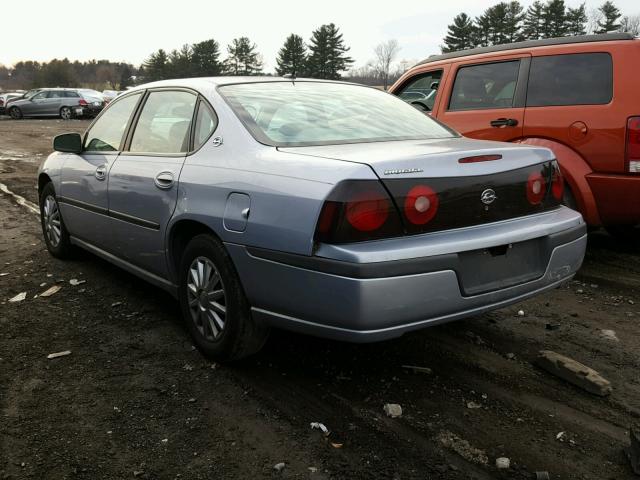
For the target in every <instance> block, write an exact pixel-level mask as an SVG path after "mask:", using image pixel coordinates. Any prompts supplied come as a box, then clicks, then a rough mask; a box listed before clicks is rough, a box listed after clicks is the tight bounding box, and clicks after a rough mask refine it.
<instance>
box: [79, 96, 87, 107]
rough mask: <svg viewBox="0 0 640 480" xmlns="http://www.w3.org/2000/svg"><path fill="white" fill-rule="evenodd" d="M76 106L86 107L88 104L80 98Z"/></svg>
mask: <svg viewBox="0 0 640 480" xmlns="http://www.w3.org/2000/svg"><path fill="white" fill-rule="evenodd" d="M78 105H81V106H83V107H86V106H87V105H89V104H88V103H87V101H86V100H85V99H84V98H81V99H80V100H78Z"/></svg>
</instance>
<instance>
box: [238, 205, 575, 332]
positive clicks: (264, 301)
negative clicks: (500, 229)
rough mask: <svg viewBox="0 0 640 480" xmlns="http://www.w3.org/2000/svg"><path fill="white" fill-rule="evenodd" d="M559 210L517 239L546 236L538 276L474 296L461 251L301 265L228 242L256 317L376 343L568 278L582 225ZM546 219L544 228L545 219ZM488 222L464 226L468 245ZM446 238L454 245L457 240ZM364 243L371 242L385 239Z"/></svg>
mask: <svg viewBox="0 0 640 480" xmlns="http://www.w3.org/2000/svg"><path fill="white" fill-rule="evenodd" d="M561 210H562V213H561V214H559V215H555V216H554V218H556V220H557V222H556V223H557V226H558V227H559V228H558V230H557V231H553V232H550V233H547V234H546V235H540V233H538V235H537V236H536V235H532V236H530V237H529V238H526V239H522V241H526V240H531V239H534V238H540V237H544V238H543V240H544V241H548V242H553V245H551V248H550V250H549V255H548V261H547V262H546V265H545V268H544V270H543V271H542V273H541V275H540V276H538V277H537V278H535V279H531V280H528V281H524V282H521V283H518V284H516V285H511V286H509V287H505V288H497V289H493V290H491V291H487V292H485V293H481V294H475V295H474V294H468V293H465V291H464V289H463V288H462V284H461V281H460V275H459V272H457V271H456V269H457V268H458V266H459V263H456V258H457V256H458V253H461V252H463V251H464V249H461V250H459V251H458V252H454V251H451V252H446V253H442V254H440V255H428V256H421V257H414V258H412V259H406V260H407V261H404V260H400V259H395V260H388V261H380V262H359V263H354V262H346V261H341V260H338V261H334V260H332V259H326V258H325V259H315V258H314V257H303V258H307V259H310V260H311V261H312V262H313V261H315V262H316V263H315V265H314V264H312V263H308V264H306V265H305V264H302V263H300V261H305V260H299V261H297V263H296V262H295V261H294V262H293V263H295V264H292V263H291V261H289V263H284V262H285V261H286V259H285V257H282V256H281V257H280V258H278V257H277V255H279V254H278V253H275V255H269V254H266V255H265V254H264V252H260V251H257V250H255V249H253V250H252V249H247V248H246V247H244V246H240V245H232V244H229V245H227V248H228V250H229V252H230V253H231V256H232V258H233V260H234V264H235V265H236V268H237V270H238V272H239V274H240V277H241V280H242V283H243V286H244V288H245V291H246V293H247V296H248V297H249V301H250V302H251V304H252V305H253V314H254V316H255V317H256V318H257V319H259V320H261V321H264V322H266V323H268V324H270V325H272V326H275V327H280V328H285V329H289V330H296V331H299V332H302V333H307V334H314V335H318V336H323V337H328V338H334V339H339V340H348V341H355V342H369V341H378V340H384V339H387V338H393V337H397V336H400V335H402V334H403V333H405V332H408V331H411V330H416V329H420V328H424V327H426V326H430V325H435V324H438V323H443V322H447V321H452V320H457V319H460V318H464V317H468V316H472V315H477V314H479V313H482V312H485V311H488V310H492V309H495V308H500V307H503V306H506V305H509V304H512V303H515V302H518V301H521V300H523V299H525V298H528V297H530V296H533V295H536V294H538V293H540V292H543V291H545V290H547V289H550V288H554V287H556V286H557V285H559V284H561V283H562V282H563V281H565V280H567V279H569V278H571V277H572V276H573V275H574V274H575V272H576V271H577V270H578V269H579V268H580V266H581V264H582V259H583V257H584V252H585V248H586V226H585V224H584V222H582V220H581V217H580V215H579V214H577V213H576V212H573V211H572V210H569V209H565V208H563V209H561ZM547 215H548V214H547ZM570 218H573V219H574V220H575V222H576V223H575V224H574V225H571V226H567V225H566V220H567V219H570ZM530 222H534V223H535V220H534V219H529V218H528V217H527V218H524V219H519V222H516V223H515V224H514V225H512V228H511V230H512V231H511V234H510V237H511V238H517V237H518V233H519V232H520V233H521V232H522V230H523V229H525V228H526V227H525V225H526V224H529V223H530ZM545 224H546V225H549V226H550V223H549V221H548V219H547V221H546V223H545ZM563 224H564V227H562V225H563ZM487 227H488V226H487V225H485V226H483V228H473V229H468V230H469V231H468V232H466V234H467V237H469V242H468V246H470V247H471V246H474V245H476V244H479V241H480V240H481V238H479V237H478V238H475V241H473V240H474V239H473V236H474V235H476V236H478V235H479V236H480V237H485V240H486V237H487V232H488V231H490V230H491V229H490V228H487ZM464 230H467V229H464ZM420 237H421V240H422V242H423V243H425V245H426V244H429V243H433V241H432V240H433V236H430V235H422V236H420ZM428 237H431V238H428ZM453 237H455V235H453ZM414 240H415V239H414ZM451 241H452V244H454V245H455V244H456V242H455V238H452V239H451ZM492 241H493V246H496V245H501V244H505V243H510V238H507V237H505V236H500V238H494V239H493V240H492ZM367 243H369V244H370V245H369V247H371V244H374V243H377V244H379V243H384V242H367ZM480 243H481V242H480ZM431 246H432V247H433V245H431ZM486 246H487V247H489V246H491V245H486ZM341 248H343V249H344V248H346V247H345V246H342V247H341ZM481 248H483V247H481ZM469 250H473V248H470V249H468V250H467V251H469ZM284 255H285V256H286V254H284ZM296 257H298V256H296ZM458 262H459V259H458ZM525 273H526V272H525Z"/></svg>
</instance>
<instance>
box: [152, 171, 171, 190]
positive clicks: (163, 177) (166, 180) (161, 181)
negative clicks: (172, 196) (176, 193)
mask: <svg viewBox="0 0 640 480" xmlns="http://www.w3.org/2000/svg"><path fill="white" fill-rule="evenodd" d="M154 183H155V184H156V187H158V188H160V189H162V190H168V189H170V188H171V187H172V186H173V173H172V172H160V173H159V174H157V175H156V178H155V179H154Z"/></svg>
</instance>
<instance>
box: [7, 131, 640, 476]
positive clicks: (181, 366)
mask: <svg viewBox="0 0 640 480" xmlns="http://www.w3.org/2000/svg"><path fill="white" fill-rule="evenodd" d="M86 126H87V122H85V121H68V122H63V121H58V120H24V121H11V120H0V182H1V183H3V184H5V185H6V186H7V188H8V189H9V190H11V191H13V192H15V193H17V194H20V195H23V196H25V197H26V198H27V199H28V200H30V201H33V202H35V201H36V196H37V193H36V187H35V185H36V179H35V176H34V173H35V171H36V169H37V166H38V164H39V163H40V162H41V161H42V160H43V158H44V157H45V156H46V155H47V154H48V152H49V151H50V145H51V137H52V136H53V135H55V134H57V133H61V132H64V131H82V130H84V128H86ZM37 220H38V219H37V216H36V215H35V214H33V213H30V212H29V211H28V210H26V209H25V208H24V207H21V206H18V205H17V204H16V202H15V200H14V198H13V197H11V196H9V195H7V194H0V225H1V226H2V228H1V230H0V274H2V276H0V479H21V478H29V479H56V480H59V479H67V478H71V479H119V478H146V479H205V478H206V479H218V478H238V479H245V478H311V479H365V478H388V479H414V478H415V479H492V478H497V479H534V478H536V475H535V472H541V471H547V472H549V475H550V478H551V479H584V480H586V479H593V480H600V479H631V478H634V476H633V474H632V472H631V469H630V468H629V463H628V461H627V459H626V457H625V456H624V454H623V448H624V447H625V446H626V445H627V444H628V441H629V440H628V433H627V432H628V427H629V425H630V424H634V423H638V422H640V335H639V334H638V333H639V332H640V325H639V322H640V308H639V305H640V248H636V249H631V250H628V249H625V248H623V247H621V246H620V245H618V244H616V242H615V241H614V240H613V239H611V238H610V237H609V236H607V235H606V234H604V233H601V232H595V233H593V234H591V235H590V239H589V247H588V253H587V258H586V260H585V265H584V267H583V269H582V270H581V272H580V273H579V275H578V276H577V277H576V279H575V280H574V281H572V282H570V283H569V284H567V285H565V286H564V287H562V288H559V289H556V290H554V291H552V292H550V293H547V294H545V295H542V296H540V297H537V298H535V299H533V300H530V301H527V302H524V303H522V304H520V305H516V306H513V307H510V308H506V309H503V310H499V311H496V312H493V313H490V314H486V315H482V316H479V317H476V318H472V319H469V320H465V321H459V322H455V323H451V324H448V325H443V326H439V327H434V328H431V329H427V330H423V331H420V332H417V333H412V334H409V335H405V336H404V337H402V338H400V339H397V340H393V341H388V342H383V343H377V344H372V345H351V344H347V343H338V342H331V341H326V340H321V339H315V338H311V337H305V336H300V335H294V334H290V333H285V332H274V333H273V334H272V336H271V338H270V340H269V342H268V343H267V346H266V348H265V349H264V351H263V352H262V353H260V354H259V355H258V356H256V357H253V358H251V359H249V360H247V361H245V362H243V363H241V364H238V365H234V366H232V367H230V366H220V365H215V364H212V363H210V362H209V361H207V360H205V359H204V358H203V357H202V356H201V355H200V354H199V353H198V351H196V350H194V348H193V346H192V344H191V342H190V340H189V337H188V335H187V332H186V330H185V328H183V326H182V324H181V321H180V317H179V310H178V307H177V305H176V303H175V302H174V301H173V300H172V299H171V298H169V297H168V296H167V295H166V294H165V293H164V292H162V291H160V290H157V289H155V288H154V287H151V286H149V285H147V284H146V283H144V282H143V281H141V280H138V279H137V278H135V277H133V276H131V275H129V274H127V273H125V272H123V271H121V270H119V269H117V268H115V267H113V266H111V265H109V264H108V263H106V262H104V261H102V260H100V259H98V258H96V257H94V256H92V255H90V254H84V255H81V256H80V257H79V258H78V259H77V260H73V261H69V262H61V261H58V260H55V259H53V258H52V257H50V256H49V255H48V254H47V252H46V250H45V247H44V244H43V242H42V240H41V232H40V230H39V224H38V221H37ZM71 279H78V280H82V281H84V283H81V284H79V285H75V286H74V285H71V284H70V283H69V280H71ZM54 284H56V285H59V286H61V287H62V288H61V290H60V291H59V292H58V293H55V294H54V295H52V296H50V297H48V298H43V297H39V296H38V297H37V298H35V296H36V295H39V294H41V293H42V292H44V291H45V290H46V289H48V288H49V287H51V286H52V285H54ZM21 292H26V294H27V296H26V300H24V301H22V302H19V303H9V302H8V299H9V298H11V297H13V296H14V295H17V294H19V293H21ZM521 309H522V310H523V311H524V316H520V315H518V313H517V312H518V310H521ZM603 330H605V331H607V330H611V331H613V332H604V333H603ZM543 349H549V350H554V351H556V352H558V353H562V354H564V355H567V356H569V357H572V358H574V359H576V360H578V361H580V362H583V363H585V364H587V365H589V366H591V367H592V368H594V369H596V370H598V371H599V372H600V373H601V374H602V375H603V376H604V377H605V378H607V379H608V380H610V381H611V383H612V386H613V392H612V394H611V395H610V396H609V397H605V398H601V397H597V396H594V395H592V394H589V393H587V392H585V391H583V390H580V389H578V388H576V387H574V386H572V385H570V384H568V383H566V382H564V381H562V380H559V379H557V378H555V377H553V376H551V375H550V374H548V373H546V372H544V371H542V370H540V369H538V368H537V367H535V366H534V365H533V361H534V359H535V357H536V356H537V353H538V351H539V350H543ZM64 350H70V351H71V354H70V355H68V356H64V357H60V358H56V359H52V360H49V359H47V355H48V354H50V353H53V352H60V351H64ZM403 365H416V366H421V367H428V368H430V369H431V373H415V372H412V371H410V370H408V369H406V368H403ZM386 403H399V404H400V405H401V406H402V410H403V415H402V417H400V418H393V419H392V418H388V417H387V416H386V415H385V413H384V411H383V406H384V404H386ZM469 407H472V408H469ZM473 407H478V408H473ZM311 422H322V423H324V424H325V425H326V426H327V427H328V428H329V429H330V430H331V434H330V436H329V437H328V438H325V437H324V436H323V434H322V433H321V432H320V431H319V430H314V429H312V428H311V426H310V423H311ZM561 432H564V433H562V434H561ZM497 457H508V458H509V459H510V460H511V467H510V468H509V469H508V470H498V469H497V468H496V467H495V460H496V458H497ZM280 462H284V463H285V466H284V468H283V469H282V470H280V471H277V470H275V469H274V466H275V465H276V464H278V463H280ZM635 478H638V477H635Z"/></svg>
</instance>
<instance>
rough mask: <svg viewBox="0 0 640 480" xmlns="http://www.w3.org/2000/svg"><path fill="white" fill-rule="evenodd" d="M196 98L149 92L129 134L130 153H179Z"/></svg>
mask: <svg viewBox="0 0 640 480" xmlns="http://www.w3.org/2000/svg"><path fill="white" fill-rule="evenodd" d="M196 100H197V97H196V96H195V95H194V94H193V93H190V92H179V91H178V92H176V91H157V92H151V93H150V94H149V97H148V98H147V101H146V102H145V104H144V107H143V108H142V113H141V114H140V118H139V119H138V123H137V125H136V127H135V130H134V132H133V139H132V140H131V147H130V148H129V150H130V151H131V152H144V153H183V152H187V151H188V150H189V127H190V126H191V118H192V117H193V110H194V108H195V105H196Z"/></svg>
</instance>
